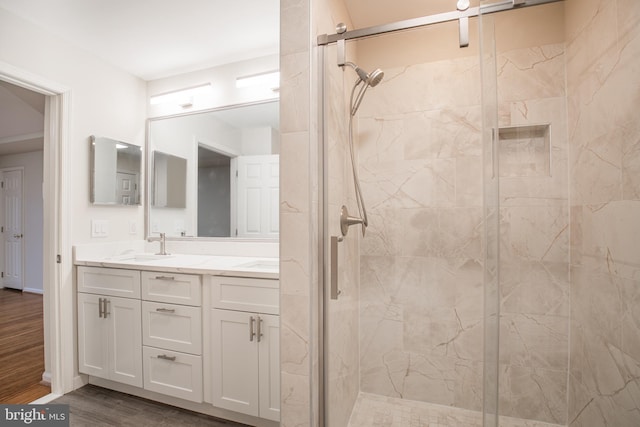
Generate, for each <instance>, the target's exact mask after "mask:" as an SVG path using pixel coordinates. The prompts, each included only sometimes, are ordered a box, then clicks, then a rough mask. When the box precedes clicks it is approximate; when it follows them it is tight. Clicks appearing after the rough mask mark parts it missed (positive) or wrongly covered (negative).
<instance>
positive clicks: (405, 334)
mask: <svg viewBox="0 0 640 427" xmlns="http://www.w3.org/2000/svg"><path fill="white" fill-rule="evenodd" d="M480 128H481V117H480V92H479V68H478V60H477V58H475V57H470V58H462V59H455V60H446V61H438V62H432V63H427V64H419V65H412V66H408V67H401V68H389V69H385V79H384V80H383V81H382V83H380V85H378V86H376V87H375V88H373V89H371V90H369V91H368V92H367V99H366V100H365V102H363V104H362V106H361V112H360V114H359V118H358V133H359V135H360V140H359V151H358V155H359V164H360V177H361V180H362V186H363V193H364V194H365V198H366V200H367V206H368V211H369V216H370V227H369V229H368V231H367V235H366V237H365V238H364V239H363V240H362V244H361V259H360V264H361V266H360V288H361V293H360V366H361V373H360V375H361V383H360V388H361V390H362V391H363V392H367V393H375V394H379V395H384V396H390V397H396V398H403V399H410V400H418V401H424V402H431V403H438V404H443V405H455V406H459V407H463V408H470V409H476V410H479V409H480V408H481V402H482V327H483V325H482V317H483V306H482V295H483V288H482V278H483V269H482V247H481V238H482V150H481V142H480V132H481V129H480Z"/></svg>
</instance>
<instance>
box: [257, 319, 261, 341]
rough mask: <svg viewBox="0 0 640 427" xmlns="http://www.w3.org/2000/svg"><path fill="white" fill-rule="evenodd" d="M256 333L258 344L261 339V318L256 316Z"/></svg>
mask: <svg viewBox="0 0 640 427" xmlns="http://www.w3.org/2000/svg"><path fill="white" fill-rule="evenodd" d="M257 323H258V332H257V334H256V335H257V337H258V342H260V338H261V337H262V317H260V316H258V322H257Z"/></svg>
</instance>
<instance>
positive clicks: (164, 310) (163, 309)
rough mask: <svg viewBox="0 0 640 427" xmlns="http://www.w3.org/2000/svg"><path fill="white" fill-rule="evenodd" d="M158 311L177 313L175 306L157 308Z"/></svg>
mask: <svg viewBox="0 0 640 427" xmlns="http://www.w3.org/2000/svg"><path fill="white" fill-rule="evenodd" d="M156 311H159V312H160V313H175V312H176V310H175V309H173V308H156Z"/></svg>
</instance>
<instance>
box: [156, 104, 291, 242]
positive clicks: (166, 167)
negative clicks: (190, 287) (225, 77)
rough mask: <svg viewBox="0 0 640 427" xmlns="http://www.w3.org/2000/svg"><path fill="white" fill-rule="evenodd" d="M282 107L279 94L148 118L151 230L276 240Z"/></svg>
mask: <svg viewBox="0 0 640 427" xmlns="http://www.w3.org/2000/svg"><path fill="white" fill-rule="evenodd" d="M278 109H279V103H278V101H277V100H275V101H268V102H260V103H252V104H245V105H237V106H232V107H225V108H219V109H213V110H207V111H203V112H196V113H189V114H183V115H176V116H171V117H163V118H154V119H150V120H149V122H148V129H147V144H148V147H147V153H153V154H152V155H151V156H149V157H150V158H149V159H148V164H149V170H150V171H152V173H151V174H150V176H149V179H148V181H149V193H150V194H152V197H151V198H150V199H151V200H150V201H149V203H148V206H147V214H148V216H147V235H148V236H154V235H157V233H166V235H167V236H170V237H185V238H254V239H277V238H278V233H279V224H278V219H279V218H278V212H279V169H280V167H279V166H280V161H279V153H280V132H279V111H278ZM164 189H166V192H165V190H164ZM180 190H181V191H180ZM169 193H171V194H169ZM174 195H175V200H173V199H174Z"/></svg>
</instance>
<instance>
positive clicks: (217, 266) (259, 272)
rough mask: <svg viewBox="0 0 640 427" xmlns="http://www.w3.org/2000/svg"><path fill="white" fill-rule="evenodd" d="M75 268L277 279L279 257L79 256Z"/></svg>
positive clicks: (126, 254)
mask: <svg viewBox="0 0 640 427" xmlns="http://www.w3.org/2000/svg"><path fill="white" fill-rule="evenodd" d="M74 262H75V265H85V266H93V267H109V268H124V269H132V270H148V271H162V272H171V273H189V274H211V275H216V276H236V277H256V278H265V279H277V278H278V277H279V262H278V258H269V257H244V256H220V255H190V254H169V255H155V254H153V253H139V252H138V253H134V252H132V253H124V254H120V255H115V256H107V257H98V256H77V254H76V259H75V261H74Z"/></svg>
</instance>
